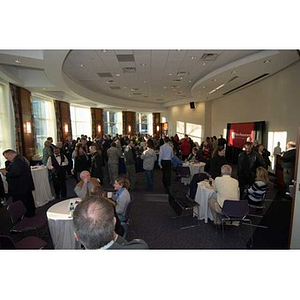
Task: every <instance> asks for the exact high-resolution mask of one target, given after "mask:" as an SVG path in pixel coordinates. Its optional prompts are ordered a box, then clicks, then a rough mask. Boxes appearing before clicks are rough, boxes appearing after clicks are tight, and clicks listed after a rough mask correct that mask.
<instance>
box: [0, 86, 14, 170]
mask: <svg viewBox="0 0 300 300" xmlns="http://www.w3.org/2000/svg"><path fill="white" fill-rule="evenodd" d="M0 132H1V135H0V155H1V158H0V167H1V168H4V167H5V159H4V157H3V156H2V153H3V151H4V150H6V149H9V148H11V149H15V147H16V145H15V118H14V110H13V106H12V100H11V98H10V94H9V87H8V85H6V84H1V82H0Z"/></svg>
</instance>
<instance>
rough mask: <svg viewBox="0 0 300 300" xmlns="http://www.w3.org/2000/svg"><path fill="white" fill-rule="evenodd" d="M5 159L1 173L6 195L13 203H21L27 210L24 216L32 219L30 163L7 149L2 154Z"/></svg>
mask: <svg viewBox="0 0 300 300" xmlns="http://www.w3.org/2000/svg"><path fill="white" fill-rule="evenodd" d="M3 156H4V157H5V158H6V159H7V162H8V163H6V166H7V167H6V169H2V170H1V172H2V173H3V174H4V175H5V176H6V180H7V183H8V194H9V195H10V196H11V197H12V199H13V202H16V201H22V202H23V203H24V205H25V207H26V209H27V212H26V216H27V217H33V216H34V214H35V204H34V198H33V195H32V191H33V190H34V189H35V188H34V183H33V178H32V174H31V169H30V163H29V161H28V160H27V158H26V157H24V156H22V155H19V154H18V153H17V152H16V151H15V150H12V149H7V150H5V151H4V152H3Z"/></svg>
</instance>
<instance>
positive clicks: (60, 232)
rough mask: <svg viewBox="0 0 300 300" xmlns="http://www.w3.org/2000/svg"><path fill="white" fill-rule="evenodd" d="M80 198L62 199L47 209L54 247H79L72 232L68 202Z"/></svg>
mask: <svg viewBox="0 0 300 300" xmlns="http://www.w3.org/2000/svg"><path fill="white" fill-rule="evenodd" d="M76 200H79V201H80V200H81V199H80V198H72V199H67V200H63V201H61V202H58V203H56V204H54V205H53V206H51V207H50V208H49V209H48V211H47V218H48V225H49V230H50V234H51V238H52V242H53V246H54V248H55V249H80V248H81V244H80V243H79V242H77V241H76V239H75V237H74V233H73V231H74V230H73V218H72V216H71V215H70V211H69V204H70V202H73V203H75V201H76Z"/></svg>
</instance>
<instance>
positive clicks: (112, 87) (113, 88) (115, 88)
mask: <svg viewBox="0 0 300 300" xmlns="http://www.w3.org/2000/svg"><path fill="white" fill-rule="evenodd" d="M110 88H111V89H112V90H120V89H121V88H120V87H119V86H111V87H110Z"/></svg>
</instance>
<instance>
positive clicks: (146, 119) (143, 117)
mask: <svg viewBox="0 0 300 300" xmlns="http://www.w3.org/2000/svg"><path fill="white" fill-rule="evenodd" d="M136 120H137V121H136V131H137V133H140V134H153V126H152V124H153V118H152V114H147V113H137V114H136Z"/></svg>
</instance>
